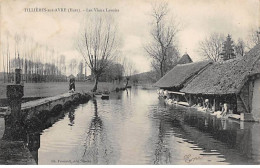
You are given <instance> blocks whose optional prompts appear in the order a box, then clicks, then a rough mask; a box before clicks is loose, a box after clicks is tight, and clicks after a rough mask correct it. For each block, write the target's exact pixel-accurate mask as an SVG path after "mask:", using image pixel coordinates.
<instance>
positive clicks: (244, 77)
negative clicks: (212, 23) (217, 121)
mask: <svg viewBox="0 0 260 168" xmlns="http://www.w3.org/2000/svg"><path fill="white" fill-rule="evenodd" d="M259 59H260V45H257V46H255V47H254V48H253V49H251V50H250V51H249V52H248V53H247V54H246V56H245V57H244V58H242V59H240V60H238V59H233V60H229V61H225V62H222V63H214V64H213V65H211V66H209V67H208V68H207V69H206V70H204V71H203V72H201V73H200V74H198V75H197V76H196V77H195V78H193V79H192V80H191V81H190V82H189V83H188V84H187V85H186V86H185V87H183V88H182V89H181V90H180V91H181V92H184V93H185V95H186V96H188V97H189V104H190V105H192V104H194V103H195V104H197V103H199V102H198V101H200V100H205V99H208V100H209V105H210V108H211V109H212V110H214V111H217V110H220V108H221V104H223V103H227V104H228V108H229V110H230V111H231V112H232V113H235V114H242V116H241V120H249V121H251V120H252V121H259V119H260V105H259V104H260V103H259V102H260V60H259ZM173 77H174V76H173ZM203 102H204V101H203ZM203 102H202V103H203Z"/></svg>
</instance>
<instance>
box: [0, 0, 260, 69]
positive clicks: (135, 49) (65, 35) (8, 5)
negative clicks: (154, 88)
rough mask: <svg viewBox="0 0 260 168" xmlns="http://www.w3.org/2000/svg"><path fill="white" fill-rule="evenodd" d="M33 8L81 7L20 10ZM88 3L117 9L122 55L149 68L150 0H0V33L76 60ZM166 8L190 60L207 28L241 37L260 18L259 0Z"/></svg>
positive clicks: (194, 0)
mask: <svg viewBox="0 0 260 168" xmlns="http://www.w3.org/2000/svg"><path fill="white" fill-rule="evenodd" d="M35 7H38V8H61V7H62V8H67V9H68V8H74V9H81V12H79V13H68V12H48V13H43V12H38V13H37V12H25V8H35ZM87 8H88V9H92V8H102V9H104V8H110V9H118V10H119V12H114V13H113V15H115V18H116V21H117V22H118V28H119V30H120V35H121V36H122V38H121V39H122V49H121V50H122V54H123V55H125V56H126V57H128V58H129V59H131V60H132V61H133V62H134V63H135V67H136V68H137V70H138V71H139V72H145V71H149V70H150V60H149V58H148V57H147V55H146V53H145V51H144V50H143V46H144V44H145V43H146V42H147V39H148V38H147V37H148V36H149V30H150V27H149V26H150V25H149V23H150V22H151V20H150V16H149V12H150V10H151V5H150V0H124V1H121V0H106V1H97V0H95V1H93V0H27V1H26V0H16V1H14V0H8V1H7V0H4V1H3V0H2V1H1V36H2V37H3V36H4V34H5V33H6V32H7V31H8V32H9V33H10V34H11V35H14V34H15V33H24V34H27V35H30V36H32V37H33V38H34V39H35V40H36V41H39V42H40V43H43V44H44V43H48V45H50V46H52V47H54V48H56V49H57V50H58V51H59V52H60V54H64V55H65V56H66V57H67V60H69V59H71V58H76V59H81V56H80V54H79V53H78V52H77V50H76V49H75V45H74V44H75V39H76V36H77V33H78V31H79V27H80V24H81V22H82V19H83V16H84V15H86V14H87V12H83V11H82V10H84V9H87ZM169 9H170V11H171V13H170V15H173V16H176V17H177V19H178V20H179V21H180V23H181V25H182V30H181V32H179V34H178V41H179V47H180V52H181V55H183V54H184V53H185V51H187V53H188V54H189V55H190V56H191V58H192V59H193V60H194V61H199V60H201V59H202V57H201V56H200V55H199V54H198V52H197V48H198V43H199V41H200V40H202V39H203V38H205V36H206V35H208V34H210V33H211V32H219V33H224V34H225V35H227V34H231V35H232V38H233V39H234V41H236V40H237V39H238V38H242V39H245V38H246V37H247V34H248V31H249V29H251V28H255V27H258V26H259V22H260V21H259V19H260V17H259V0H185V1H184V0H171V1H169ZM1 60H2V59H1ZM1 66H2V64H1Z"/></svg>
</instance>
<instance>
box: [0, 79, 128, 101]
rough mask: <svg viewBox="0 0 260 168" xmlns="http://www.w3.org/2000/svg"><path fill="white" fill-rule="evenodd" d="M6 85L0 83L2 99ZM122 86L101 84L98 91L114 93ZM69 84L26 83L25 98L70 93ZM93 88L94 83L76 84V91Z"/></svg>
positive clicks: (0, 96) (107, 83)
mask: <svg viewBox="0 0 260 168" xmlns="http://www.w3.org/2000/svg"><path fill="white" fill-rule="evenodd" d="M6 85H7V84H6V83H0V99H5V98H6ZM123 86H124V85H123V83H121V84H113V83H109V82H99V83H98V90H97V91H99V92H100V91H101V92H102V91H105V90H107V91H110V92H111V91H113V90H115V89H116V88H121V87H123ZM68 87H69V85H68V82H51V83H25V84H24V97H50V96H56V95H59V94H63V93H66V92H68V89H69V88H68ZM92 88H93V82H89V81H87V82H76V91H78V92H84V93H86V92H90V91H91V89H92Z"/></svg>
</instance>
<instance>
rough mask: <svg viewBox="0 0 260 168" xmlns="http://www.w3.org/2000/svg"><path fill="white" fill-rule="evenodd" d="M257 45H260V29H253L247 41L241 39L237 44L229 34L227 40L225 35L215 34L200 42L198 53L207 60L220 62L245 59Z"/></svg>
mask: <svg viewBox="0 0 260 168" xmlns="http://www.w3.org/2000/svg"><path fill="white" fill-rule="evenodd" d="M257 44H260V28H258V30H257V29H251V30H250V32H249V34H248V37H247V39H245V40H243V39H241V38H239V39H238V40H237V42H234V41H233V40H232V37H231V35H229V34H228V35H227V37H226V38H225V36H224V35H223V34H221V33H216V32H213V33H211V34H210V35H209V36H208V37H206V38H205V39H204V40H202V41H200V42H199V50H198V52H199V54H201V55H202V56H203V57H204V58H206V59H209V60H212V61H213V62H220V61H227V60H229V59H234V58H237V57H243V56H244V55H245V54H246V52H247V51H248V50H250V49H251V48H253V47H254V46H255V45H257Z"/></svg>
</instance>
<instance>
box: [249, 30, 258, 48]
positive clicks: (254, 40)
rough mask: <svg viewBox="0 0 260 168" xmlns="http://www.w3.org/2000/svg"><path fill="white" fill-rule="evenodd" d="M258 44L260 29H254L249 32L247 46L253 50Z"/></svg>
mask: <svg viewBox="0 0 260 168" xmlns="http://www.w3.org/2000/svg"><path fill="white" fill-rule="evenodd" d="M257 44H260V27H259V28H258V29H254V28H252V29H251V30H250V31H249V34H248V39H247V45H246V46H247V48H248V49H251V48H253V47H254V46H255V45H257Z"/></svg>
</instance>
